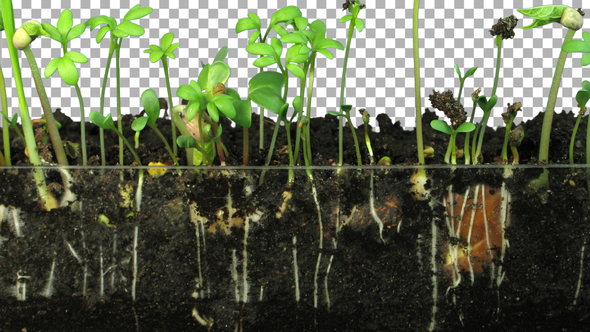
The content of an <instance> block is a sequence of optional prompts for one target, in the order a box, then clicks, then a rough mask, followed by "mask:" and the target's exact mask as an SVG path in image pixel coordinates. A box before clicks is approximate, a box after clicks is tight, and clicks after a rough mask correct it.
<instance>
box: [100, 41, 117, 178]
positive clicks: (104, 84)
mask: <svg viewBox="0 0 590 332" xmlns="http://www.w3.org/2000/svg"><path fill="white" fill-rule="evenodd" d="M112 37H113V38H111V44H110V47H109V57H108V58H107V65H106V68H105V71H104V78H103V80H102V89H101V91H100V114H102V115H104V98H105V92H106V87H107V79H108V75H109V69H110V68H111V60H112V59H113V53H115V48H116V45H117V42H116V37H114V36H112ZM99 137H100V160H101V164H102V166H105V165H106V152H105V146H104V129H103V128H100V130H99Z"/></svg>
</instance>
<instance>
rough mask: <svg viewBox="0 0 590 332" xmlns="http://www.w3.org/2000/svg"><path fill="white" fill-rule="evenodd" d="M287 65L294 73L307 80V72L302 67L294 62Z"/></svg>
mask: <svg viewBox="0 0 590 332" xmlns="http://www.w3.org/2000/svg"><path fill="white" fill-rule="evenodd" d="M286 67H287V70H289V71H290V72H291V73H293V75H295V76H297V78H299V79H301V80H305V73H304V72H303V69H301V67H299V66H297V65H294V64H292V63H288V64H287V66H286Z"/></svg>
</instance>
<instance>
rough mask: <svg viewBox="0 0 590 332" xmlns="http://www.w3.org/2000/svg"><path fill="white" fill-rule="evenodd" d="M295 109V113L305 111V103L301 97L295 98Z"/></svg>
mask: <svg viewBox="0 0 590 332" xmlns="http://www.w3.org/2000/svg"><path fill="white" fill-rule="evenodd" d="M293 108H295V111H298V110H301V109H303V101H302V100H301V96H297V97H295V98H293Z"/></svg>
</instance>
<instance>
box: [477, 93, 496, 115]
mask: <svg viewBox="0 0 590 332" xmlns="http://www.w3.org/2000/svg"><path fill="white" fill-rule="evenodd" d="M497 101H498V96H496V95H493V96H492V97H491V98H490V100H487V98H486V96H479V99H478V100H477V104H478V105H479V107H480V108H481V109H482V110H483V111H484V112H488V111H490V110H491V109H492V107H494V105H496V102H497Z"/></svg>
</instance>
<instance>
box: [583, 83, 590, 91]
mask: <svg viewBox="0 0 590 332" xmlns="http://www.w3.org/2000/svg"><path fill="white" fill-rule="evenodd" d="M582 89H584V90H588V91H590V82H588V81H584V82H582Z"/></svg>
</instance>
